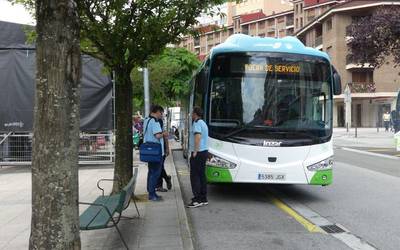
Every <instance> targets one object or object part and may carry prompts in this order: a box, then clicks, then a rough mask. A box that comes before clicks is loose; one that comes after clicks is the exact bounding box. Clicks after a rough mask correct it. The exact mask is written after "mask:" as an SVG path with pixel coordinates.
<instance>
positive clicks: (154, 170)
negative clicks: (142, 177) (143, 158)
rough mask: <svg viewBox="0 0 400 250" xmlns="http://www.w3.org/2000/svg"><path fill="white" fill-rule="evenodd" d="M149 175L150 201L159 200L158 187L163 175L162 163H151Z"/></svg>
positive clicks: (148, 189)
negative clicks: (159, 179)
mask: <svg viewBox="0 0 400 250" xmlns="http://www.w3.org/2000/svg"><path fill="white" fill-rule="evenodd" d="M147 164H148V169H149V171H148V173H147V192H148V193H149V199H154V198H157V194H156V186H157V182H158V178H160V174H161V162H149V163H147Z"/></svg>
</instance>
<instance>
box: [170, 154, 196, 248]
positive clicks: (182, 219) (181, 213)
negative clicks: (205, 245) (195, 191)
mask: <svg viewBox="0 0 400 250" xmlns="http://www.w3.org/2000/svg"><path fill="white" fill-rule="evenodd" d="M173 150H176V149H172V150H171V151H173ZM170 156H171V157H168V158H169V161H170V163H171V165H172V166H173V175H172V178H173V187H174V190H175V198H176V205H177V207H178V220H179V226H180V232H181V238H182V244H183V249H185V250H194V247H193V236H192V233H191V231H190V228H189V222H188V218H187V214H186V210H185V205H184V203H183V199H182V191H181V186H180V184H179V180H178V173H177V172H176V167H175V162H174V161H173V158H172V157H173V156H172V154H171V155H170Z"/></svg>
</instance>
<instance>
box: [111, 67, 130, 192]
mask: <svg viewBox="0 0 400 250" xmlns="http://www.w3.org/2000/svg"><path fill="white" fill-rule="evenodd" d="M130 72H131V68H129V67H127V66H125V67H120V68H118V69H115V80H116V81H115V94H116V97H115V109H116V141H115V169H114V179H115V180H116V181H115V182H114V186H113V192H114V193H115V192H118V191H119V190H121V189H122V188H123V187H124V186H125V185H126V184H127V183H128V182H129V180H130V178H131V177H132V161H133V155H132V152H133V141H132V91H133V90H132V89H133V88H132V82H131V79H130Z"/></svg>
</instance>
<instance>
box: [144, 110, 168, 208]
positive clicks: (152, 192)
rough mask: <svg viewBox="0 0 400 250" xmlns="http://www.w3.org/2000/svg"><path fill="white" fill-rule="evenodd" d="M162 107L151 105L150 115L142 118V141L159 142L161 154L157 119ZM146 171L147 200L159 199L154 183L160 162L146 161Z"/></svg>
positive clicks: (159, 168) (159, 127)
mask: <svg viewBox="0 0 400 250" xmlns="http://www.w3.org/2000/svg"><path fill="white" fill-rule="evenodd" d="M163 111H164V109H163V108H162V107H161V106H159V105H153V106H152V107H151V111H150V112H151V113H150V116H149V117H147V118H146V119H145V120H144V123H143V128H144V131H143V133H144V138H143V141H144V142H155V143H160V144H161V150H162V155H164V139H163V137H164V134H163V133H162V129H161V126H160V123H159V122H158V120H159V119H161V117H162V112H163ZM148 169H149V171H148V173H147V192H148V193H149V200H151V201H160V200H161V196H159V195H157V194H156V185H157V182H158V178H159V177H160V174H161V162H148Z"/></svg>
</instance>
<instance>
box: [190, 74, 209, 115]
mask: <svg viewBox="0 0 400 250" xmlns="http://www.w3.org/2000/svg"><path fill="white" fill-rule="evenodd" d="M206 78H207V74H206V72H205V70H204V69H202V70H201V71H200V72H199V73H198V74H197V75H196V79H195V84H194V100H193V106H197V107H201V108H202V109H204V103H205V93H206V84H207V81H206Z"/></svg>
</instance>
